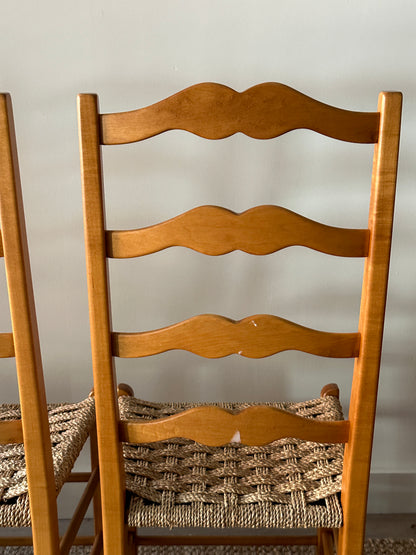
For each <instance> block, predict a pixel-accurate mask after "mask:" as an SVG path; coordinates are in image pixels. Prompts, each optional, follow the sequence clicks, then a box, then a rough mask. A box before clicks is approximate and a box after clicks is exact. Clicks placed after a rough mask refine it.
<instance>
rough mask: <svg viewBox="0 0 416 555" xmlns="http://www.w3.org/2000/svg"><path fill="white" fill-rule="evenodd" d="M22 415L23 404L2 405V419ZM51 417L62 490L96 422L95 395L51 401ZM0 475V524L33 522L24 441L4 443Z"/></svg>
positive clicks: (55, 463)
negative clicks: (76, 400)
mask: <svg viewBox="0 0 416 555" xmlns="http://www.w3.org/2000/svg"><path fill="white" fill-rule="evenodd" d="M20 418H21V414H20V406H19V405H15V404H13V405H12V404H4V405H0V420H17V419H20ZM48 418H49V428H50V434H51V443H52V458H53V466H54V473H55V483H56V492H57V493H59V491H60V490H61V488H62V486H63V485H64V483H65V481H66V479H67V478H68V476H69V474H70V472H71V470H72V467H73V465H74V463H75V460H76V459H77V457H78V455H79V453H80V451H81V449H82V447H83V445H84V443H85V441H86V440H87V438H88V434H89V430H90V428H91V426H92V425H93V423H94V420H95V410H94V398H93V397H88V398H87V399H85V400H84V401H81V402H80V403H74V404H69V403H63V404H48ZM0 476H1V477H0V526H3V527H22V526H30V525H31V518H30V509H29V494H28V484H27V476H26V465H25V452H24V446H23V444H6V445H0Z"/></svg>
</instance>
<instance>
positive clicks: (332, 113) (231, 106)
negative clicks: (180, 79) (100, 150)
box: [100, 83, 379, 145]
mask: <svg viewBox="0 0 416 555" xmlns="http://www.w3.org/2000/svg"><path fill="white" fill-rule="evenodd" d="M100 122H101V142H102V144H108V145H109V144H123V143H131V142H135V141H140V140H143V139H147V138H149V137H152V136H154V135H157V134H159V133H163V132H165V131H168V130H170V129H183V130H186V131H190V132H191V133H195V134H196V135H199V136H201V137H205V138H207V139H222V138H225V137H229V136H230V135H233V134H234V133H237V132H241V133H244V134H245V135H248V136H250V137H253V138H255V139H271V138H273V137H277V136H278V135H282V134H283V133H286V132H288V131H290V130H293V129H311V130H313V131H316V132H318V133H322V134H323V135H327V136H329V137H333V138H336V139H340V140H343V141H351V142H358V143H374V142H376V141H377V136H378V122H379V114H378V113H377V112H374V113H367V112H351V111H348V110H340V109H339V108H334V107H332V106H328V105H326V104H323V103H322V102H318V101H316V100H314V99H312V98H310V97H308V96H306V95H304V94H302V93H300V92H298V91H296V90H294V89H292V88H290V87H287V86H286V85H282V84H280V83H262V84H261V85H256V86H255V87H252V88H250V89H248V90H246V91H244V92H242V93H238V92H236V91H234V90H233V89H230V88H229V87H225V86H224V85H218V84H216V83H201V84H199V85H194V86H192V87H189V88H188V89H185V90H183V91H181V92H179V93H177V94H175V95H173V96H170V97H169V98H167V99H165V100H162V101H160V102H158V103H157V104H153V105H152V106H148V107H146V108H141V109H139V110H133V111H131V112H121V113H117V114H103V115H101V116H100Z"/></svg>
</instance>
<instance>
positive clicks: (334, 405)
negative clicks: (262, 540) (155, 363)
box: [119, 396, 343, 528]
mask: <svg viewBox="0 0 416 555" xmlns="http://www.w3.org/2000/svg"><path fill="white" fill-rule="evenodd" d="M252 404H253V403H251V404H249V403H221V404H217V406H220V407H222V408H225V409H228V410H231V411H233V412H239V411H241V410H243V409H245V408H247V407H249V406H251V405H252ZM263 404H267V405H269V406H273V407H276V408H280V409H283V410H287V411H290V412H292V413H295V414H297V415H300V416H304V417H308V418H316V419H319V420H342V419H343V415H342V409H341V405H340V403H339V400H338V399H337V398H335V397H331V396H328V397H321V398H319V399H315V400H312V401H307V402H302V403H263ZM119 406H120V417H121V419H122V420H136V419H144V420H152V419H156V418H163V417H166V416H169V415H172V414H175V413H177V412H179V411H183V410H185V409H188V408H191V407H194V406H200V404H190V403H150V402H145V401H141V400H139V399H135V398H133V397H126V396H125V397H120V399H119ZM123 455H124V461H125V470H126V488H127V490H128V491H129V492H131V499H130V505H129V511H128V513H129V514H128V523H129V525H130V526H141V527H153V526H157V527H218V528H225V527H258V528H263V527H276V528H288V527H291V528H293V527H294V528H309V527H318V526H323V527H340V526H341V525H342V510H341V505H340V502H339V492H340V490H341V474H342V464H343V445H334V444H318V443H313V442H308V441H301V440H296V439H293V438H287V439H281V440H278V441H275V442H273V443H271V444H269V445H266V446H261V447H248V446H245V445H242V444H240V443H230V444H228V445H226V446H222V447H207V446H204V445H201V444H198V443H195V442H193V441H189V440H185V439H174V440H168V441H160V442H155V443H151V444H141V445H133V444H124V445H123Z"/></svg>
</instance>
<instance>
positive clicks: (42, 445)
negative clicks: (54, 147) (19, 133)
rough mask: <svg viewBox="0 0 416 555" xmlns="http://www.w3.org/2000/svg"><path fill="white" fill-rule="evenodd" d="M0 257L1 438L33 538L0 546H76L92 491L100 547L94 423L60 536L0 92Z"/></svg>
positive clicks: (4, 98) (50, 550) (13, 160)
mask: <svg viewBox="0 0 416 555" xmlns="http://www.w3.org/2000/svg"><path fill="white" fill-rule="evenodd" d="M0 217H1V232H0V256H2V257H4V261H5V269H6V276H7V288H8V293H9V303H10V313H11V320H12V330H13V332H12V333H2V334H0V357H12V356H14V357H15V359H16V370H17V381H18V389H19V398H20V407H21V415H22V418H21V420H13V421H3V422H0V443H2V444H10V443H23V444H24V448H25V461H26V470H27V480H28V489H29V500H30V512H31V524H32V537H10V536H8V537H3V538H0V545H31V544H33V548H34V553H35V554H39V555H56V554H57V553H59V554H61V555H64V554H67V553H69V550H70V547H71V545H73V544H74V542H75V543H78V544H86V543H93V541H94V538H87V537H79V538H76V534H77V532H78V529H79V526H80V524H81V522H82V519H83V517H84V515H85V512H86V510H87V508H88V505H89V504H90V501H91V499H92V498H93V496H94V507H95V516H96V530H95V532H96V535H97V538H96V541H95V547H94V551H93V552H94V553H99V552H100V551H101V546H100V542H101V535H100V530H101V525H100V499H99V490H98V489H97V488H98V458H97V447H96V433H95V432H96V431H95V426H93V427H92V429H91V430H90V439H91V463H92V464H91V466H92V471H91V473H89V472H88V473H85V472H73V473H72V474H71V475H70V477H69V481H70V482H88V484H87V486H86V489H85V491H84V494H83V496H82V498H81V500H80V502H79V504H78V507H77V509H76V511H75V513H74V517H73V520H72V521H71V524H70V526H69V527H68V530H67V532H66V534H65V535H64V537H63V538H62V539H60V537H59V529H58V510H57V494H56V486H55V477H54V468H53V462H52V450H51V439H50V432H49V424H48V409H47V404H46V394H45V385H44V380H43V369H42V360H41V352H40V344H39V336H38V328H37V321H36V312H35V304H34V297H33V287H32V278H31V271H30V262H29V253H28V245H27V237H26V227H25V220H24V210H23V199H22V190H21V184H20V176H19V166H18V159H17V148H16V138H15V132H14V122H13V113H12V104H11V98H10V95H8V94H0Z"/></svg>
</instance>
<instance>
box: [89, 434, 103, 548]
mask: <svg viewBox="0 0 416 555" xmlns="http://www.w3.org/2000/svg"><path fill="white" fill-rule="evenodd" d="M90 451H91V472H93V471H94V469H96V468H98V466H99V465H98V446H97V429H96V427H95V425H94V426H93V427H92V428H91V430H90ZM93 509H94V536H95V537H97V536H99V535H100V534H101V533H102V529H103V523H102V513H101V493H100V484H99V483H98V487H97V489H96V490H95V493H94V497H93Z"/></svg>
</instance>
